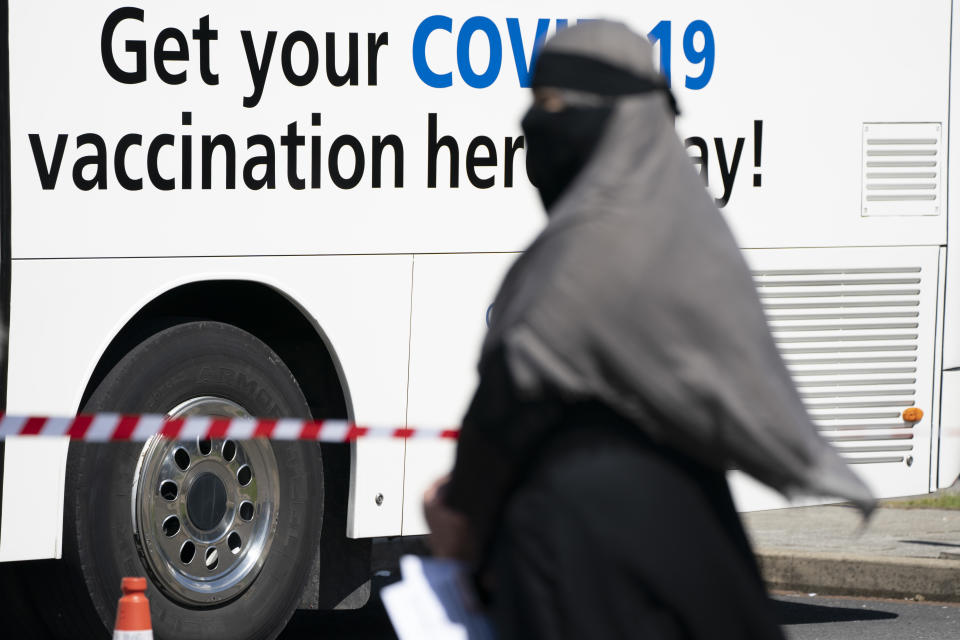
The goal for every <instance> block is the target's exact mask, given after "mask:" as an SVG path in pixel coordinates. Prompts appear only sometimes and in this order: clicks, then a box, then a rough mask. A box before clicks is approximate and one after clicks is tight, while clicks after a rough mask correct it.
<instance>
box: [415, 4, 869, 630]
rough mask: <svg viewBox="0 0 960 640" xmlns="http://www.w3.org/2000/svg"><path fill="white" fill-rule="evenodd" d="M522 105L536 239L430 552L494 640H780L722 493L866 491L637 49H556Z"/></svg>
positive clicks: (631, 40) (508, 301) (554, 44)
mask: <svg viewBox="0 0 960 640" xmlns="http://www.w3.org/2000/svg"><path fill="white" fill-rule="evenodd" d="M533 88H534V96H535V98H534V105H533V107H531V109H530V111H529V112H528V114H527V116H526V117H525V118H524V121H523V128H524V133H525V135H526V147H527V170H528V174H529V176H530V178H531V181H532V182H533V183H534V184H535V185H536V186H537V188H538V189H539V191H540V194H541V197H542V199H543V202H544V205H545V207H546V209H547V214H548V217H549V221H548V224H547V226H546V228H545V229H544V231H543V232H542V233H541V234H540V236H538V238H537V239H536V240H535V241H534V243H533V244H532V245H531V246H530V247H529V248H528V250H527V251H526V252H525V253H524V255H523V256H522V257H521V258H520V259H519V260H518V261H517V263H516V264H515V265H514V267H513V268H512V269H511V271H510V273H509V274H508V275H507V277H506V279H505V281H504V283H503V285H502V287H501V290H500V292H499V294H498V296H497V299H496V301H495V302H494V310H493V315H492V318H491V324H490V331H489V333H488V336H487V338H486V341H485V342H484V347H483V351H482V354H481V361H480V383H479V386H478V389H477V392H476V395H475V397H474V399H473V402H472V404H471V406H470V409H469V411H468V413H467V415H466V417H465V418H464V421H463V428H462V431H461V436H460V442H459V445H458V450H457V461H456V464H455V466H454V470H453V472H452V474H451V477H450V478H449V480H447V481H444V482H441V483H439V484H438V485H436V486H435V487H434V488H433V489H432V490H431V491H430V492H428V495H427V497H426V512H427V518H428V521H429V523H430V525H431V529H432V531H433V535H432V544H433V546H434V550H435V552H436V553H437V554H438V555H449V556H456V557H461V558H464V559H467V560H469V561H470V562H472V563H473V565H474V567H475V569H476V570H477V575H478V577H479V582H480V584H481V585H482V586H483V588H484V589H485V590H487V591H488V592H489V598H490V608H491V612H492V614H493V616H494V618H495V621H496V624H497V629H498V631H499V633H500V635H501V637H502V638H505V639H510V638H524V639H536V638H578V639H579V638H621V637H622V638H634V637H636V638H710V639H711V640H713V639H717V638H737V639H741V638H743V639H747V638H751V639H752V638H780V637H781V634H780V631H779V629H778V628H777V626H776V624H775V622H774V620H773V619H772V617H771V613H770V610H769V606H768V601H767V597H766V594H765V591H764V588H763V584H762V582H761V580H760V576H759V573H758V571H757V568H756V564H755V562H754V559H753V556H752V553H751V551H750V546H749V543H748V542H747V540H746V537H745V535H744V532H743V529H742V527H741V525H740V521H739V519H738V517H737V515H736V512H735V510H734V507H733V503H732V501H731V499H730V494H729V490H728V487H727V483H726V479H725V475H724V472H725V471H726V470H727V469H728V468H730V467H731V466H736V467H737V468H739V469H741V470H743V471H745V472H747V473H749V474H751V475H753V476H754V477H756V478H757V479H759V480H761V481H763V482H765V483H767V484H768V485H770V486H772V487H774V488H776V489H778V490H780V491H782V492H784V493H786V494H791V493H795V492H807V493H815V494H823V495H832V496H838V497H843V498H846V499H849V500H852V501H853V502H855V503H856V504H857V505H858V506H859V507H860V508H861V509H862V510H863V511H864V512H869V511H870V510H871V509H872V506H873V499H872V497H871V495H870V492H869V490H868V489H867V488H866V487H865V486H864V485H863V483H862V482H861V481H860V480H859V479H858V478H857V477H856V476H855V475H854V474H853V473H852V472H851V471H850V470H849V469H848V467H847V466H846V465H845V464H844V463H843V461H842V460H841V459H840V458H839V456H838V455H837V454H836V453H835V452H834V451H833V450H832V449H831V448H830V447H829V446H828V445H827V443H826V442H825V441H824V440H823V439H822V438H821V437H820V436H819V435H818V434H817V432H816V429H815V427H814V426H813V424H812V423H811V422H810V419H809V418H808V416H807V414H806V412H805V410H804V408H803V405H802V403H801V401H800V398H799V396H798V394H797V392H796V390H795V389H794V387H793V383H792V381H791V379H790V376H789V374H788V372H787V370H786V368H785V367H784V365H783V362H782V361H781V359H780V356H779V353H778V352H777V350H776V347H775V345H774V343H773V340H772V338H771V336H770V333H769V330H768V328H767V325H766V320H765V317H764V315H763V311H762V309H761V307H760V304H759V301H758V299H757V295H756V292H755V289H754V286H753V281H752V279H751V276H750V273H749V271H748V269H747V268H746V265H745V264H744V262H743V259H742V256H741V254H740V252H739V249H738V248H737V246H736V244H735V242H734V240H733V237H732V235H731V234H730V231H729V229H728V228H727V227H726V225H725V223H724V221H723V218H722V216H721V214H720V213H719V212H718V211H717V209H716V206H715V205H714V203H713V201H712V199H711V198H710V197H709V196H708V194H707V193H706V191H705V189H704V187H703V184H702V182H701V181H700V179H699V177H698V176H697V175H696V172H695V171H694V170H693V167H692V165H691V163H690V161H689V159H688V157H687V155H686V152H685V150H684V148H683V145H682V144H681V142H680V141H679V139H678V138H677V135H676V133H675V131H674V129H673V118H674V116H675V114H676V105H675V103H674V101H673V98H672V96H671V94H670V91H669V89H668V88H667V87H666V85H665V84H664V82H663V80H662V78H660V77H659V76H658V75H657V74H656V73H655V71H654V69H653V63H652V50H651V47H650V45H649V43H647V42H646V40H644V39H643V38H641V37H639V36H637V35H636V34H634V33H632V32H631V31H629V30H628V29H627V28H626V27H624V26H623V25H620V24H617V23H611V22H605V21H593V22H588V23H583V24H579V25H577V26H576V27H571V28H569V29H566V30H564V31H562V32H560V33H559V34H558V35H557V36H555V37H554V38H553V39H551V40H550V41H549V42H547V43H546V45H545V46H544V47H543V49H542V51H541V52H540V54H539V57H538V58H537V63H536V67H535V70H534V76H533Z"/></svg>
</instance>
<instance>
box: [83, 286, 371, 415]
mask: <svg viewBox="0 0 960 640" xmlns="http://www.w3.org/2000/svg"><path fill="white" fill-rule="evenodd" d="M196 320H212V321H217V322H223V323H226V324H231V325H233V326H236V327H238V328H240V329H243V330H244V331H247V332H248V333H251V334H253V335H254V336H256V337H257V338H259V339H260V340H262V341H263V342H264V343H266V344H267V345H268V346H269V347H270V348H271V349H273V351H274V352H276V353H277V355H279V356H280V358H281V359H282V360H283V361H284V363H285V364H286V365H287V367H288V368H289V369H290V371H291V372H292V373H293V375H294V377H295V378H296V379H297V383H298V384H299V385H300V388H301V390H302V391H303V393H304V396H305V397H306V399H307V403H308V404H309V405H310V411H311V414H312V415H313V417H314V418H316V419H328V418H347V417H350V416H352V415H353V411H352V404H351V400H350V390H349V386H348V384H347V380H346V376H345V375H344V372H343V369H342V367H341V365H340V361H339V359H338V358H337V354H336V351H335V349H334V348H333V346H332V344H331V343H330V340H329V338H328V337H327V335H326V334H325V333H324V331H323V329H322V328H321V327H320V326H319V324H318V323H317V322H316V321H315V320H314V318H313V317H312V316H311V315H310V314H309V313H308V312H307V311H306V310H305V309H304V308H303V307H302V306H301V305H300V304H299V303H298V302H297V301H296V300H295V299H293V298H292V297H290V296H289V295H287V294H286V293H284V292H282V291H280V290H279V289H277V288H276V287H274V286H271V285H268V284H265V283H262V282H257V281H252V280H239V279H230V280H199V281H195V282H189V283H186V284H180V285H178V286H175V287H173V288H171V289H168V290H167V291H165V292H163V293H162V294H160V295H158V296H156V297H155V298H153V299H152V300H151V301H150V302H148V303H147V304H145V305H144V306H142V307H141V308H140V310H139V311H137V312H136V313H135V314H134V315H133V316H132V317H131V318H130V319H129V320H127V322H126V323H124V325H123V327H122V328H121V329H120V330H119V331H118V332H117V333H116V335H114V337H113V339H112V340H111V341H110V342H109V344H108V345H107V347H106V348H105V349H104V350H103V352H102V353H101V354H100V357H99V359H98V361H97V364H96V365H95V367H94V369H93V371H92V373H91V375H90V377H89V379H88V380H87V384H86V387H85V388H84V392H83V395H82V397H81V400H80V403H79V406H78V407H77V409H78V411H80V410H82V409H83V407H84V406H85V405H86V403H87V401H88V400H89V398H90V396H91V395H92V394H93V392H94V390H95V389H96V388H97V386H98V385H99V384H100V383H101V382H102V381H103V379H104V378H105V377H106V376H107V374H108V373H109V372H110V370H111V369H113V367H114V366H115V365H116V364H117V363H118V362H120V360H121V359H122V358H123V357H124V356H125V355H126V354H127V353H129V352H130V350H131V349H133V348H134V347H136V346H137V345H138V344H140V343H141V342H142V341H143V340H146V339H147V338H149V337H150V336H152V335H154V334H155V333H157V332H159V331H162V330H164V329H166V328H169V327H171V326H174V325H177V324H181V323H183V322H191V321H196Z"/></svg>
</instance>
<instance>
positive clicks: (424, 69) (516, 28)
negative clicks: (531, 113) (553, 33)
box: [413, 15, 567, 89]
mask: <svg viewBox="0 0 960 640" xmlns="http://www.w3.org/2000/svg"><path fill="white" fill-rule="evenodd" d="M505 23H506V26H507V31H506V41H507V43H508V44H509V46H510V51H511V52H512V53H513V63H514V68H515V69H516V72H517V82H518V84H519V85H520V86H521V87H524V88H527V87H529V86H530V77H531V75H532V72H533V65H534V63H535V62H536V58H537V53H538V52H539V51H540V47H542V46H543V42H544V40H546V39H547V31H548V30H549V28H550V20H549V19H548V18H538V19H537V23H536V28H535V29H534V30H533V33H532V34H530V36H528V37H527V39H526V43H531V45H530V51H529V54H528V53H527V45H526V44H525V41H524V37H523V33H522V30H521V27H520V20H519V18H507V19H506V21H505ZM555 24H556V29H557V30H560V29H563V28H564V27H566V26H567V20H564V19H559V20H556V21H555ZM439 32H446V33H448V34H451V35H452V34H453V20H452V19H451V18H450V17H448V16H442V15H436V16H430V17H429V18H425V19H424V20H423V21H421V22H420V24H419V25H418V26H417V30H416V32H415V33H414V34H413V68H414V70H415V71H416V72H417V76H419V78H420V80H421V81H423V83H424V84H425V85H427V86H428V87H434V88H436V89H444V88H446V87H450V86H452V85H453V71H451V70H447V69H442V68H440V65H439V64H437V65H436V66H431V65H430V63H429V62H427V46H428V44H429V43H430V39H431V37H433V38H444V36H443V34H441V33H439ZM476 38H483V39H484V40H486V43H487V45H488V46H487V58H486V60H473V59H471V57H470V47H471V44H472V43H473V41H474V40H475V39H476ZM449 41H450V38H447V42H449ZM440 44H442V43H440ZM447 46H449V45H447ZM503 47H504V36H503V35H501V33H500V28H499V27H498V26H497V24H496V23H495V22H494V21H493V20H491V19H490V18H487V17H485V16H473V17H472V18H469V19H468V20H466V21H465V22H464V23H463V25H462V26H461V27H460V30H459V31H458V32H457V38H456V56H457V60H456V63H457V65H456V66H457V73H458V74H459V76H460V78H461V80H463V82H464V83H465V84H466V85H467V86H469V87H473V88H474V89H485V88H486V87H489V86H490V85H492V84H493V83H494V82H495V81H496V80H497V78H498V77H499V76H500V72H501V71H502V68H503Z"/></svg>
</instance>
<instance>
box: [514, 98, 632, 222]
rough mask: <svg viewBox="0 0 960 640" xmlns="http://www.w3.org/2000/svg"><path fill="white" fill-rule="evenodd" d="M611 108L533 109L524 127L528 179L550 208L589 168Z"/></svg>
mask: <svg viewBox="0 0 960 640" xmlns="http://www.w3.org/2000/svg"><path fill="white" fill-rule="evenodd" d="M612 111H613V109H612V107H607V106H604V107H568V108H566V109H563V110H562V111H546V110H544V109H542V108H540V107H536V106H534V107H530V110H529V111H527V115H526V116H524V118H523V122H521V127H523V134H524V136H525V138H526V150H527V176H528V177H529V178H530V182H532V183H533V186H535V187H536V188H537V189H538V190H539V191H540V199H541V200H543V206H545V207H546V208H547V211H548V213H549V210H550V207H551V206H553V204H554V203H555V202H556V201H557V199H558V198H559V197H560V195H561V194H562V193H563V192H564V191H565V190H566V188H567V187H568V186H570V183H571V182H573V179H574V178H576V176H577V174H578V173H580V171H581V170H582V169H583V167H584V166H586V164H587V161H588V160H589V159H590V156H591V155H592V153H593V151H594V149H595V148H596V146H597V143H598V142H599V141H600V136H601V135H602V134H603V129H604V127H605V126H606V124H607V120H608V119H609V118H610V114H611V112H612Z"/></svg>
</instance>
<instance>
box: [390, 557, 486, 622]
mask: <svg viewBox="0 0 960 640" xmlns="http://www.w3.org/2000/svg"><path fill="white" fill-rule="evenodd" d="M400 575H401V580H400V582H397V583H395V584H392V585H390V586H388V587H384V588H383V590H382V591H381V592H380V597H381V599H382V600H383V604H384V607H386V609H387V614H388V615H389V616H390V622H392V623H393V628H394V630H395V631H396V632H397V637H398V638H399V639H400V640H494V638H495V635H494V633H493V627H492V626H491V624H490V620H489V619H488V618H487V616H486V615H484V614H483V612H482V611H481V610H480V608H479V606H478V605H477V604H476V602H475V599H474V596H473V589H472V588H471V585H470V579H469V575H468V573H467V569H466V567H465V565H464V564H463V563H461V562H457V561H456V560H447V559H438V558H422V557H419V556H403V557H402V558H400Z"/></svg>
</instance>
